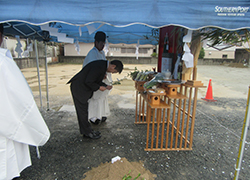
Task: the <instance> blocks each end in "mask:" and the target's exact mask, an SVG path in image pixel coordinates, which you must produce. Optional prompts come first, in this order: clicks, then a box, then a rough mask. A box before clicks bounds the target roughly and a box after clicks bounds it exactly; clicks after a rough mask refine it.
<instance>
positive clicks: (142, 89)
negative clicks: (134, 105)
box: [136, 81, 146, 91]
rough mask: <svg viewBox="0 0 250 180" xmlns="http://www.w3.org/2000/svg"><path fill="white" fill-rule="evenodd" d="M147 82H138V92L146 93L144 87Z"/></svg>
mask: <svg viewBox="0 0 250 180" xmlns="http://www.w3.org/2000/svg"><path fill="white" fill-rule="evenodd" d="M145 82H146V81H137V83H136V84H137V87H136V89H137V90H138V91H144V87H143V85H144V83H145Z"/></svg>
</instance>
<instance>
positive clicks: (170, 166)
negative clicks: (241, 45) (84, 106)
mask: <svg viewBox="0 0 250 180" xmlns="http://www.w3.org/2000/svg"><path fill="white" fill-rule="evenodd" d="M135 67H137V68H138V69H139V70H146V69H147V70H151V69H152V67H156V65H127V64H126V65H125V68H124V71H123V72H122V73H121V74H117V75H113V81H117V80H122V81H120V82H121V84H120V85H114V88H113V89H112V91H111V94H110V97H109V102H110V108H111V116H110V117H108V120H107V122H106V123H103V124H101V125H99V126H95V127H94V128H95V129H97V130H100V131H101V132H102V138H101V139H99V140H89V139H83V138H82V136H80V134H79V130H78V125H77V120H76V115H75V112H74V111H70V110H72V109H70V108H69V107H72V105H73V101H72V98H71V95H70V90H69V85H66V82H67V81H68V80H69V79H70V78H71V77H72V76H73V75H74V74H75V73H77V72H78V71H79V70H80V69H81V65H69V64H68V65H66V64H54V65H50V66H49V70H48V74H49V109H50V110H49V111H46V109H47V107H48V106H47V102H46V86H45V76H44V74H45V71H44V68H41V69H40V75H41V86H42V107H41V112H42V115H43V117H44V119H45V121H46V122H47V124H48V127H49V129H50V132H51V137H50V140H49V141H48V142H47V144H46V145H44V146H43V147H40V153H41V156H42V157H41V159H37V158H36V151H35V148H34V147H30V149H31V157H32V162H33V165H32V166H31V167H29V168H27V169H25V170H24V171H23V172H22V174H21V177H20V179H25V180H26V179H39V180H40V179H41V180H44V179H46V180H47V179H48V180H51V179H58V180H59V179H83V177H84V176H83V174H84V173H86V172H90V170H91V168H96V167H98V166H100V165H101V164H102V163H106V162H110V161H111V159H112V158H113V157H115V156H120V157H124V158H126V159H127V160H128V161H130V162H142V163H143V165H144V168H146V169H147V170H149V171H150V172H151V173H152V174H155V175H157V178H155V179H156V180H165V179H170V180H172V179H176V180H190V179H192V180H196V179H197V180H200V179H233V174H234V172H235V167H234V166H235V164H236V160H237V156H238V147H239V143H240V136H241V130H242V125H243V121H244V117H245V111H246V102H247V94H248V86H249V85H250V79H249V77H250V70H249V68H232V67H227V66H198V80H201V81H202V82H203V83H204V85H205V86H207V85H208V81H209V79H212V88H213V96H214V99H216V100H217V101H216V102H206V101H204V100H201V99H200V98H201V97H205V95H206V91H207V89H206V88H203V89H200V90H199V95H198V97H199V98H198V102H197V112H196V121H195V132H194V139H193V150H192V151H165V152H164V151H163V152H147V151H145V150H144V148H145V139H146V126H144V125H135V124H134V119H135V89H134V82H133V81H132V80H131V79H130V78H129V77H128V76H127V75H128V73H129V72H131V71H134V68H135ZM22 72H23V74H24V76H25V77H26V79H27V81H28V83H29V85H30V87H31V89H32V91H33V94H34V97H35V100H36V102H37V105H38V106H39V107H40V98H39V88H38V83H37V72H36V68H28V69H22ZM65 106H67V107H68V111H67V110H66V111H62V108H63V107H65ZM66 109H67V108H66ZM247 141H250V140H249V135H248V139H247ZM249 157H250V150H249V144H246V147H245V152H244V157H243V162H242V168H241V170H240V176H239V179H242V180H245V179H249V177H250V171H249V170H250V161H249ZM118 174H119V173H118ZM123 175H124V174H122V176H123ZM103 179H104V178H103ZM117 179H120V178H117ZM112 180H113V179H112Z"/></svg>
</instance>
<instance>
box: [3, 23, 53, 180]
mask: <svg viewBox="0 0 250 180" xmlns="http://www.w3.org/2000/svg"><path fill="white" fill-rule="evenodd" d="M2 40H3V25H2V24H0V45H1V43H2ZM0 82H1V86H0V124H1V125H0V180H10V179H13V178H15V177H19V176H20V172H21V171H23V170H24V169H25V168H26V167H28V166H31V159H30V151H29V145H32V146H42V145H44V144H45V143H46V142H47V141H48V139H49V136H50V132H49V129H48V127H47V125H46V123H45V122H44V120H43V117H42V116H41V114H40V111H39V109H38V108H37V105H36V102H35V100H34V98H33V94H32V92H31V89H30V87H29V85H28V83H27V81H26V79H25V78H24V76H23V74H22V72H21V71H20V69H19V68H18V66H17V65H16V63H15V61H14V60H13V58H12V56H11V53H10V51H9V50H7V49H2V48H0ZM30 178H31V179H32V177H30Z"/></svg>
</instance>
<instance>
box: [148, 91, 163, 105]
mask: <svg viewBox="0 0 250 180" xmlns="http://www.w3.org/2000/svg"><path fill="white" fill-rule="evenodd" d="M164 95H166V93H165V92H155V91H153V90H148V91H147V99H148V101H149V103H151V104H152V105H159V104H160V103H161V96H164Z"/></svg>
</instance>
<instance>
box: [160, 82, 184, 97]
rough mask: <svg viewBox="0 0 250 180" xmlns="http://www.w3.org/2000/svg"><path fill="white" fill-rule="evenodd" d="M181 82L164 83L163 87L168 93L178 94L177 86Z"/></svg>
mask: <svg viewBox="0 0 250 180" xmlns="http://www.w3.org/2000/svg"><path fill="white" fill-rule="evenodd" d="M178 87H180V84H165V83H162V85H161V88H163V89H165V90H166V93H167V95H177V88H178Z"/></svg>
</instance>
